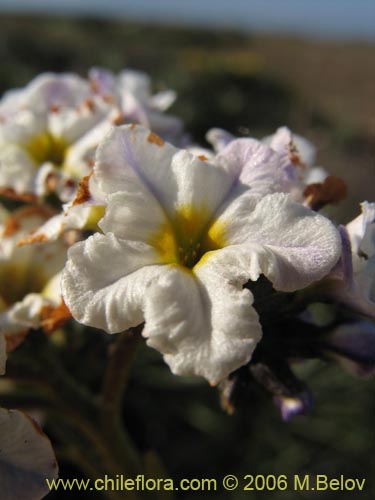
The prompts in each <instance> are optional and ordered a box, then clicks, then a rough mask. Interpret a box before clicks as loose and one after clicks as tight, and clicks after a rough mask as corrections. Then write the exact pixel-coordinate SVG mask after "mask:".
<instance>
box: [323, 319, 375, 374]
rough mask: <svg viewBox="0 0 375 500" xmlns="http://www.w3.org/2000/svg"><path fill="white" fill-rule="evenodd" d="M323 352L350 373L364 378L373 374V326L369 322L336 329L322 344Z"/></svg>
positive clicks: (374, 362)
mask: <svg viewBox="0 0 375 500" xmlns="http://www.w3.org/2000/svg"><path fill="white" fill-rule="evenodd" d="M323 352H324V353H325V354H326V355H328V356H329V357H331V358H333V359H334V360H335V361H337V362H338V363H339V364H340V365H341V366H342V367H343V368H345V369H347V370H348V371H349V372H350V373H354V374H356V375H360V376H366V375H370V374H373V373H374V372H375V324H374V323H371V322H370V321H358V322H355V323H346V324H342V325H340V326H338V327H336V328H335V329H334V330H333V331H332V332H330V333H329V334H328V335H327V337H326V339H325V340H324V342H323Z"/></svg>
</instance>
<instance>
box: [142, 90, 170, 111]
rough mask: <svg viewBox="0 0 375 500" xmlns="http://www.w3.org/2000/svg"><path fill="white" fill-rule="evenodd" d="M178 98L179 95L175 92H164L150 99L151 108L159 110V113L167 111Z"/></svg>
mask: <svg viewBox="0 0 375 500" xmlns="http://www.w3.org/2000/svg"><path fill="white" fill-rule="evenodd" d="M176 97H177V94H176V92H175V91H174V90H163V91H161V92H158V93H157V94H154V95H153V96H151V97H150V99H149V106H150V108H153V109H158V110H159V111H165V110H166V109H168V108H169V107H170V106H172V104H173V103H174V101H175V100H176Z"/></svg>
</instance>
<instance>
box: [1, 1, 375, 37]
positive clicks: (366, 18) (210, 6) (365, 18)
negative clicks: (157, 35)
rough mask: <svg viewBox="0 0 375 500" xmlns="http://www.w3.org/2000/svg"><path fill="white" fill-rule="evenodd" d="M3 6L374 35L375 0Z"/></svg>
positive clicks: (301, 31)
mask: <svg viewBox="0 0 375 500" xmlns="http://www.w3.org/2000/svg"><path fill="white" fill-rule="evenodd" d="M1 10H2V11H18V12H32V11H39V12H55V13H77V14H78V13H80V14H83V15H93V14H98V15H102V16H106V17H107V16H108V17H116V18H124V19H136V20H137V19H140V20H148V21H153V22H165V23H175V22H177V23H185V24H193V25H199V26H227V27H231V28H233V27H234V28H238V29H240V30H242V31H247V30H251V29H253V30H257V31H273V32H275V31H278V32H287V33H296V34H307V35H309V36H323V37H329V38H357V39H372V40H375V0H314V1H309V0H305V1H304V0H226V1H224V0H0V11H1Z"/></svg>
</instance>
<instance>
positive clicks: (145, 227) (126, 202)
mask: <svg viewBox="0 0 375 500" xmlns="http://www.w3.org/2000/svg"><path fill="white" fill-rule="evenodd" d="M99 227H100V228H101V229H102V230H103V232H104V233H109V232H111V233H114V234H116V236H117V237H119V238H124V239H127V240H134V241H142V242H144V243H148V244H151V243H152V241H153V240H154V238H155V237H157V235H158V233H161V232H162V229H163V228H165V229H166V230H167V228H168V229H169V222H168V219H167V218H166V214H165V212H164V211H163V209H162V208H161V206H160V205H159V203H158V202H157V200H156V199H155V198H152V197H151V196H149V194H148V193H147V191H142V190H139V191H136V190H133V191H130V192H126V193H124V192H120V193H115V194H112V195H110V196H109V197H108V200H107V206H106V210H105V215H104V218H103V219H102V220H101V221H100V222H99ZM155 243H157V242H156V241H155Z"/></svg>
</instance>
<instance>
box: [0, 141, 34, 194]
mask: <svg viewBox="0 0 375 500" xmlns="http://www.w3.org/2000/svg"><path fill="white" fill-rule="evenodd" d="M35 174H36V170H35V166H34V163H33V161H32V159H31V158H30V156H29V155H28V154H27V153H26V152H25V151H24V150H23V149H21V148H19V147H18V146H14V145H7V146H5V147H2V148H1V151H0V187H1V188H5V189H6V188H11V189H14V190H15V191H16V192H17V193H33V192H34V191H35V187H34V178H35Z"/></svg>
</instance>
